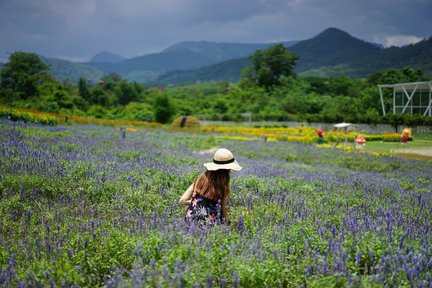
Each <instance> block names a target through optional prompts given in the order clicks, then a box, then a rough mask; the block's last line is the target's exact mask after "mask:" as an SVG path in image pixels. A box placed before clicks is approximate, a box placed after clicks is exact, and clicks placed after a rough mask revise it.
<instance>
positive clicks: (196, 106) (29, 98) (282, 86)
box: [0, 44, 432, 126]
mask: <svg viewBox="0 0 432 288" xmlns="http://www.w3.org/2000/svg"><path fill="white" fill-rule="evenodd" d="M298 59H299V56H298V55H296V54H295V53H293V52H290V51H288V50H287V49H286V48H285V47H284V46H283V45H281V44H280V45H274V46H272V47H270V48H268V49H265V50H257V51H256V52H255V53H253V54H252V55H251V56H250V57H249V60H250V61H251V63H252V65H251V66H249V67H246V68H245V69H244V70H243V71H242V74H241V77H240V81H238V82H237V83H229V82H207V83H200V84H193V85H177V86H175V87H152V86H150V85H148V84H143V83H137V82H133V81H132V82H131V81H127V80H125V79H122V77H121V76H120V75H118V74H114V73H112V74H109V75H106V76H105V77H103V78H102V79H100V81H99V82H97V83H92V82H90V81H88V80H87V79H84V78H80V79H79V81H78V83H71V82H69V81H67V80H64V81H59V80H57V79H56V78H55V77H54V76H53V75H50V74H49V73H48V71H49V66H48V65H46V64H44V63H43V62H42V61H41V59H40V58H39V57H38V55H36V54H34V53H26V52H15V53H13V54H11V55H10V57H9V61H8V63H6V64H5V65H4V66H3V68H2V70H1V82H0V103H2V104H6V105H8V106H11V107H20V108H27V109H37V110H41V111H47V112H58V113H62V114H73V115H79V116H92V117H97V118H108V119H128V120H141V121H157V122H161V123H169V122H170V121H172V119H173V118H174V117H176V116H188V115H193V116H196V117H198V118H199V119H205V120H226V121H241V120H244V119H243V118H242V116H241V115H242V114H243V113H245V112H251V113H252V117H253V120H256V121H266V120H271V121H306V122H329V123H332V122H342V121H346V122H352V123H370V124H373V123H389V124H395V125H399V124H408V125H411V126H418V125H432V121H431V120H432V119H431V118H432V117H424V116H421V115H406V114H395V115H393V114H388V115H386V116H385V117H383V116H382V115H381V109H382V108H381V102H380V96H379V92H378V87H377V85H378V84H393V83H404V82H417V81H426V80H427V79H426V78H425V76H424V75H423V72H422V70H420V69H416V68H409V67H406V68H399V69H386V70H382V71H379V72H377V73H374V74H371V75H369V76H368V77H367V78H362V79H351V78H348V77H331V78H323V77H299V76H298V75H296V74H295V72H294V69H293V68H294V66H295V63H296V61H297V60H298ZM386 93H387V94H386V95H384V96H385V97H384V98H385V106H386V111H391V107H392V95H391V91H386Z"/></svg>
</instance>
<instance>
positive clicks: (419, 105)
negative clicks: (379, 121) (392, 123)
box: [378, 81, 432, 116]
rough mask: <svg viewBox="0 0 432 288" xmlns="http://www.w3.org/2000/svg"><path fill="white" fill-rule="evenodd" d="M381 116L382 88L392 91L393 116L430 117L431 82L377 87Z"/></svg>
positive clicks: (383, 107)
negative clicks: (398, 114)
mask: <svg viewBox="0 0 432 288" xmlns="http://www.w3.org/2000/svg"><path fill="white" fill-rule="evenodd" d="M378 88H379V93H380V97H381V107H382V111H383V115H386V111H385V106H384V96H383V92H382V91H383V88H391V89H393V114H396V113H409V114H416V113H419V114H422V115H423V116H432V81H429V82H411V83H397V84H385V85H378Z"/></svg>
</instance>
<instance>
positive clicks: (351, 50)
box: [45, 28, 432, 84]
mask: <svg viewBox="0 0 432 288" xmlns="http://www.w3.org/2000/svg"><path fill="white" fill-rule="evenodd" d="M431 42H432V39H431V38H429V39H425V40H424V41H421V42H419V43H416V44H413V45H407V46H404V47H390V48H382V47H380V46H379V45H377V44H375V43H369V42H366V41H363V40H361V39H358V38H355V37H353V36H351V35H350V34H349V33H347V32H345V31H342V30H340V29H337V28H328V29H326V30H324V31H323V32H321V33H319V34H318V35H316V36H315V37H312V38H310V39H306V40H302V41H289V42H282V44H284V45H285V47H287V48H288V49H289V50H290V51H292V52H295V53H297V54H298V55H299V56H300V59H299V60H298V61H297V63H296V66H295V67H294V68H295V71H296V73H298V74H299V75H301V76H325V77H330V76H340V75H344V76H347V77H365V76H367V75H369V74H370V73H373V72H376V71H379V70H383V69H387V68H398V67H405V66H410V67H413V68H422V69H424V71H425V73H426V74H430V75H432V59H431V57H432V43H431ZM273 44H275V43H273ZM273 44H272V43H264V44H259V43H258V44H256V43H255V44H242V43H214V42H208V41H185V42H180V43H177V44H174V45H172V46H170V47H168V48H166V49H164V50H162V51H161V52H158V53H152V54H147V55H143V56H139V57H134V58H131V59H124V60H122V61H120V62H112V61H113V59H114V58H115V57H114V58H113V57H111V56H112V55H111V53H109V52H106V53H103V52H102V53H99V54H101V55H99V54H98V55H99V56H98V55H96V56H98V57H96V56H95V57H93V58H92V60H91V61H90V62H87V63H74V62H69V61H66V60H60V59H45V61H47V62H49V63H48V64H51V66H52V69H51V73H52V74H54V75H56V76H57V77H58V78H59V79H62V80H63V79H69V80H70V81H73V82H75V81H78V79H79V77H84V78H86V79H89V80H91V81H97V80H98V79H100V77H103V75H106V74H108V73H117V74H119V75H120V76H122V77H123V78H124V79H127V80H130V81H137V82H142V83H161V84H176V83H192V82H196V81H213V80H216V81H232V82H235V81H237V80H238V79H239V77H240V71H241V70H242V69H243V68H244V67H245V66H247V65H250V63H249V61H248V60H247V58H248V56H250V55H251V54H252V53H253V52H255V51H256V50H258V49H260V50H262V49H266V48H268V47H269V46H270V45H273ZM110 55H111V56H110ZM120 57H121V56H120ZM98 59H102V60H104V61H105V62H96V60H97V61H99V60H98ZM110 59H111V60H110ZM117 59H119V58H117ZM107 61H108V62H107ZM109 61H111V62H109Z"/></svg>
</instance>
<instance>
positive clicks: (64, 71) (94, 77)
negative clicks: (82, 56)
mask: <svg viewBox="0 0 432 288" xmlns="http://www.w3.org/2000/svg"><path fill="white" fill-rule="evenodd" d="M39 57H40V58H41V60H42V61H43V62H45V63H46V64H48V65H49V66H50V67H51V68H50V72H49V73H51V74H53V75H55V76H56V78H57V79H59V80H61V81H63V80H69V81H71V82H73V83H77V82H78V79H79V78H80V77H82V78H84V79H87V80H89V81H91V82H93V83H97V81H98V80H100V79H101V78H102V77H103V76H104V72H102V71H100V70H98V69H96V68H94V67H92V66H88V65H85V64H81V63H76V62H71V61H68V60H62V59H57V58H47V57H44V56H39Z"/></svg>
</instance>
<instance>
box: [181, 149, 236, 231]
mask: <svg viewBox="0 0 432 288" xmlns="http://www.w3.org/2000/svg"><path fill="white" fill-rule="evenodd" d="M204 166H205V167H206V168H207V169H206V171H205V172H203V173H201V175H200V176H199V177H198V179H197V180H196V181H194V183H192V184H191V185H190V186H189V188H188V189H187V190H186V192H185V193H184V194H183V195H182V197H181V198H180V200H179V203H180V204H182V205H188V209H187V212H186V221H187V222H194V223H196V224H210V225H214V224H223V223H225V222H226V219H227V213H228V211H227V206H228V197H229V194H230V187H229V182H230V172H231V170H235V171H240V170H241V169H242V167H240V165H239V164H238V162H237V161H236V160H235V159H234V156H233V154H232V153H231V151H229V150H228V149H225V148H220V149H218V150H216V152H215V154H214V156H213V161H212V162H210V163H205V164H204Z"/></svg>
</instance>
